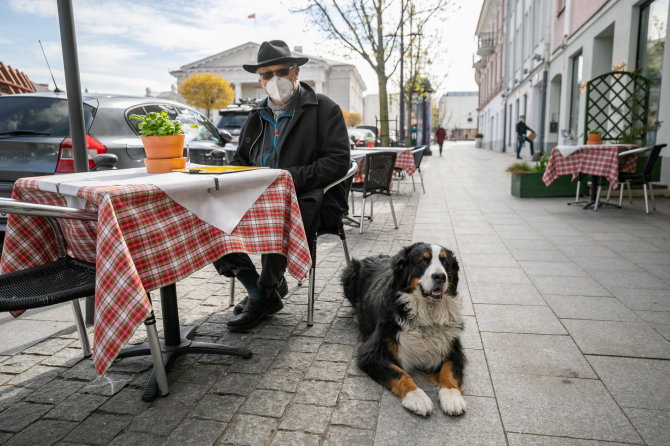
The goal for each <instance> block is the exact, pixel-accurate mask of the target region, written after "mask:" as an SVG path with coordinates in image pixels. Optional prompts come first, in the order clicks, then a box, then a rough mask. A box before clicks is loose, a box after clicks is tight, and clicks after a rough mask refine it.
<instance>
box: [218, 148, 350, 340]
mask: <svg viewBox="0 0 670 446" xmlns="http://www.w3.org/2000/svg"><path fill="white" fill-rule="evenodd" d="M357 171H358V163H357V162H356V161H353V160H352V161H351V166H350V167H349V170H348V171H347V174H346V175H345V176H343V177H342V178H340V179H339V180H337V181H335V182H333V183H331V184H329V185H327V186H326V187H324V188H323V193H324V194H325V193H326V192H328V190H330V189H331V188H333V187H335V186H337V185H338V184H340V183H342V182H345V183H344V184H345V189H346V194H345V196H347V195H348V194H349V187H350V185H351V179H352V177H353V176H354V175H355V174H356V172H357ZM342 218H344V215H343V216H342V217H341V218H340V219H339V221H337V222H334V224H330V223H331V222H322V223H321V224H320V225H319V229H318V230H317V233H316V237H314V239H313V241H312V244H311V246H310V247H309V251H310V255H311V256H312V267H311V268H310V270H309V275H308V288H307V326H309V327H311V326H312V325H314V300H315V299H314V296H315V282H316V246H317V239H318V237H319V236H320V235H324V234H333V235H338V236H339V237H340V240H341V241H342V248H344V258H345V260H346V262H347V264H349V262H350V261H351V257H350V256H349V248H348V247H347V237H346V235H345V233H344V225H343V223H342ZM299 284H302V282H300V283H299ZM228 294H229V295H230V301H229V304H230V306H231V307H232V306H233V305H235V278H234V277H232V278H231V279H230V285H229V292H228Z"/></svg>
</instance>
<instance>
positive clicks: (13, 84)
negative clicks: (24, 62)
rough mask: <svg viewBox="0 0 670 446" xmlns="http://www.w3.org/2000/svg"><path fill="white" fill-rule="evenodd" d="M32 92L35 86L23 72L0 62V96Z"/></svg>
mask: <svg viewBox="0 0 670 446" xmlns="http://www.w3.org/2000/svg"><path fill="white" fill-rule="evenodd" d="M33 91H35V86H34V85H33V83H32V82H31V80H30V79H28V76H26V74H25V73H24V72H22V71H19V70H17V69H15V68H12V67H11V66H10V65H5V64H4V63H2V62H0V95H2V94H17V93H31V92H33Z"/></svg>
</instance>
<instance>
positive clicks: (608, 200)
mask: <svg viewBox="0 0 670 446" xmlns="http://www.w3.org/2000/svg"><path fill="white" fill-rule="evenodd" d="M611 194H612V185H611V184H610V185H609V186H608V187H607V198H606V199H605V203H607V204H610V195H611Z"/></svg>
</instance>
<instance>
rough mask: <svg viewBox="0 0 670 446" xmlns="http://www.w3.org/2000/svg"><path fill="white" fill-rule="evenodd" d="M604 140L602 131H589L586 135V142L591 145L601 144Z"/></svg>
mask: <svg viewBox="0 0 670 446" xmlns="http://www.w3.org/2000/svg"><path fill="white" fill-rule="evenodd" d="M602 141H603V135H601V134H600V133H589V134H587V135H586V144H587V145H589V146H593V145H598V144H601V143H602Z"/></svg>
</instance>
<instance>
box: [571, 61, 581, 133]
mask: <svg viewBox="0 0 670 446" xmlns="http://www.w3.org/2000/svg"><path fill="white" fill-rule="evenodd" d="M571 62H572V75H571V76H570V132H572V134H573V135H574V136H577V132H578V129H579V95H580V89H581V83H582V53H581V52H580V53H579V54H577V55H576V56H573V57H572V58H571Z"/></svg>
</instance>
